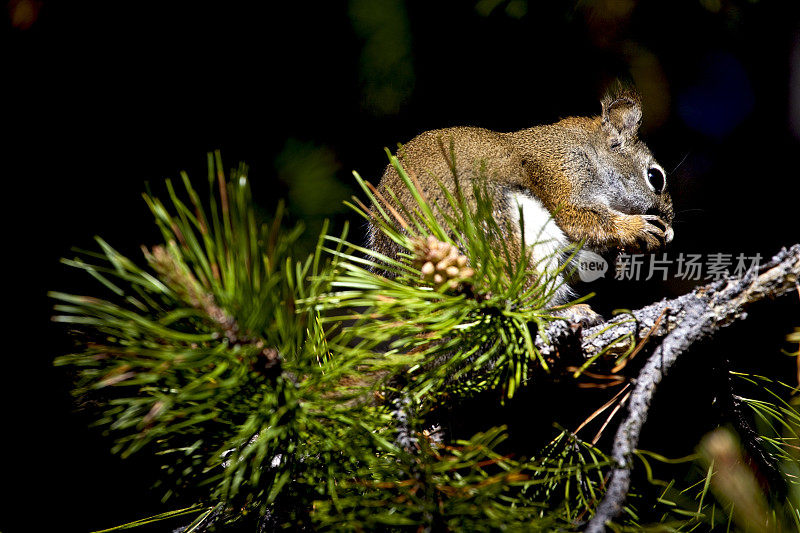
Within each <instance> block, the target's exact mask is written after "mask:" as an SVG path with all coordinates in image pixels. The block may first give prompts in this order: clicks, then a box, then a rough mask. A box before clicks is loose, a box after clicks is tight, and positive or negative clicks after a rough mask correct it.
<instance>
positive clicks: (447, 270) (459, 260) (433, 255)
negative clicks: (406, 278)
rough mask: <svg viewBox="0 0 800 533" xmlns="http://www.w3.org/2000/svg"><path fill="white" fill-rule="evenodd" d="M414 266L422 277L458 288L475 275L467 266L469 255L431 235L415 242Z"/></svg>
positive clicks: (438, 284) (440, 284)
mask: <svg viewBox="0 0 800 533" xmlns="http://www.w3.org/2000/svg"><path fill="white" fill-rule="evenodd" d="M414 255H415V258H414V266H416V267H417V268H419V269H420V271H421V272H422V279H424V280H425V281H428V282H432V283H433V284H434V285H436V286H438V287H441V286H442V285H444V284H448V285H449V286H450V287H451V288H456V287H458V285H460V284H461V283H462V282H464V281H466V280H467V279H469V278H471V277H472V276H474V275H475V271H474V270H473V269H472V268H470V267H468V266H467V257H466V256H465V255H462V254H461V253H460V252H459V250H458V248H456V247H455V246H453V245H452V244H450V243H448V242H443V241H440V240H439V239H437V238H436V237H434V236H433V235H429V236H428V238H427V239H421V238H420V239H417V240H416V241H415V242H414Z"/></svg>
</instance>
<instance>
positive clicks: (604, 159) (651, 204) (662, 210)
mask: <svg viewBox="0 0 800 533" xmlns="http://www.w3.org/2000/svg"><path fill="white" fill-rule="evenodd" d="M602 106H603V111H602V114H601V116H600V117H599V118H598V119H597V120H596V121H595V125H596V130H595V131H594V139H593V141H592V145H593V146H594V148H595V151H596V157H595V158H593V159H595V160H594V162H593V163H594V166H595V169H596V171H597V173H598V175H597V176H595V179H597V180H598V181H599V182H600V188H599V191H600V192H599V194H600V195H602V198H599V200H602V201H604V202H607V204H608V206H609V207H610V208H612V209H614V210H616V211H620V212H622V213H625V214H629V215H632V214H639V215H644V214H651V215H657V216H659V217H661V218H662V219H663V220H664V221H665V222H666V223H667V224H669V225H670V226H671V225H672V220H673V218H674V210H673V207H672V198H671V197H670V195H669V193H668V192H667V176H666V172H665V171H664V168H663V167H662V166H661V165H659V164H658V162H657V161H656V160H655V158H654V157H653V154H652V153H651V152H650V149H649V148H647V146H646V145H645V144H644V143H643V142H642V141H640V140H639V138H638V131H639V125H640V124H641V122H642V105H641V99H640V97H639V95H638V94H637V93H636V92H635V91H632V90H622V89H619V90H617V91H615V92H610V93H608V94H607V95H606V96H605V97H604V98H603V100H602Z"/></svg>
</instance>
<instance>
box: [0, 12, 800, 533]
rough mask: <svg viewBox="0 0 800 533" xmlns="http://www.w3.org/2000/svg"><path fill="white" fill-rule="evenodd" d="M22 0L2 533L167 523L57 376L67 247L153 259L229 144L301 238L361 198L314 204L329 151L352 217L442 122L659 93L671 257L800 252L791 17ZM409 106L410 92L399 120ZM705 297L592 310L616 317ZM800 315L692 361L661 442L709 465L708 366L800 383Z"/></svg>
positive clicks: (626, 299) (639, 293) (491, 122)
mask: <svg viewBox="0 0 800 533" xmlns="http://www.w3.org/2000/svg"><path fill="white" fill-rule="evenodd" d="M20 4H25V2H11V3H9V4H8V6H9V16H8V18H7V19H6V21H5V22H4V24H5V31H4V33H3V47H2V53H3V86H4V89H5V90H4V91H3V92H4V93H5V94H4V105H3V108H4V111H3V115H4V116H3V125H4V130H5V133H6V141H4V143H3V145H4V148H5V149H6V150H4V151H7V152H6V157H4V163H5V164H4V165H3V167H4V168H3V176H4V191H3V198H4V204H5V209H4V210H3V211H4V213H5V220H6V222H5V231H4V235H3V237H4V238H3V240H4V248H5V250H4V263H5V264H6V266H7V267H8V269H7V273H6V275H5V277H4V280H5V283H6V284H7V286H8V287H7V288H8V290H6V292H5V293H6V295H7V300H6V302H5V307H6V309H5V311H6V312H5V313H4V314H5V316H6V318H5V326H6V327H5V337H6V341H5V343H4V345H5V346H4V350H3V351H4V354H3V359H4V364H3V365H2V367H1V368H2V372H3V380H4V381H5V386H4V387H3V388H4V392H5V394H4V400H3V409H2V412H3V413H4V414H5V416H4V419H5V420H4V424H3V437H2V440H3V444H4V448H5V451H4V454H3V456H2V464H3V467H2V468H3V470H7V471H8V475H3V478H4V479H5V482H4V483H3V485H4V486H5V488H6V489H7V495H6V496H4V497H3V503H4V505H3V507H4V509H5V510H4V512H3V513H2V517H0V529H2V531H6V532H9V531H31V530H44V529H46V528H53V527H58V528H60V530H62V531H72V530H75V531H86V530H89V529H101V528H104V527H111V526H113V525H117V524H120V523H122V522H125V521H128V520H134V519H137V518H141V517H144V516H147V515H148V514H153V513H156V512H160V511H164V510H167V509H170V508H171V507H170V505H169V504H166V505H165V506H164V505H161V504H160V503H159V499H160V493H159V492H158V491H155V490H150V486H151V485H152V483H153V481H154V480H155V479H156V477H157V475H158V474H157V472H155V471H152V470H150V469H148V468H147V467H148V465H147V463H146V461H143V460H141V459H129V460H124V461H123V460H121V459H119V458H117V457H115V456H112V455H111V454H110V452H109V451H108V449H109V446H108V442H107V441H106V440H104V439H103V438H101V437H100V435H99V434H98V432H97V431H95V430H91V429H88V424H89V422H90V421H91V417H90V416H89V415H88V414H86V413H83V412H75V410H74V403H73V402H72V400H71V399H70V396H69V388H70V377H69V375H68V374H67V372H66V371H64V370H63V369H55V368H53V367H52V359H53V357H55V356H57V355H59V354H61V353H64V352H66V351H67V350H69V349H70V343H69V340H68V338H67V337H66V335H65V333H64V329H63V328H61V327H59V326H58V325H54V324H51V323H50V322H49V316H50V314H51V306H52V304H51V302H50V301H48V299H47V297H46V294H45V293H46V291H48V290H55V289H57V290H62V291H71V292H78V293H86V292H91V291H95V292H96V291H97V288H96V287H95V286H94V285H92V284H91V283H89V282H88V281H86V280H85V279H83V278H82V277H81V276H78V275H76V274H75V273H70V272H68V271H67V269H66V267H64V266H62V265H60V264H59V263H58V259H59V257H62V256H65V255H69V254H70V247H71V246H79V247H83V248H91V247H93V242H92V237H93V236H94V235H95V234H100V235H102V236H103V237H104V238H105V239H106V240H108V241H110V242H111V243H112V244H114V245H115V246H117V247H118V248H119V249H120V250H122V251H123V252H125V253H128V254H130V255H131V256H133V257H139V256H138V255H137V254H138V252H137V250H138V246H139V245H140V244H142V243H153V242H155V240H156V238H157V235H156V232H155V228H154V226H153V224H152V218H151V216H150V215H149V213H148V212H147V210H146V207H145V205H144V203H143V202H142V201H141V198H140V193H141V192H142V191H143V190H144V182H145V181H149V182H150V183H151V185H152V186H153V188H154V190H156V191H158V190H163V189H159V187H161V185H160V183H161V182H162V181H163V179H164V178H167V177H176V176H177V174H178V172H179V171H180V170H187V171H188V172H189V173H190V175H192V176H194V177H196V178H198V179H201V180H202V179H204V178H203V176H204V174H205V154H206V152H207V151H209V150H214V149H221V150H222V155H223V158H224V160H225V161H226V164H227V165H229V166H232V165H234V164H235V163H236V162H237V161H239V160H243V161H246V162H247V163H249V164H250V165H251V177H252V181H253V188H254V193H255V196H256V200H257V201H258V202H259V204H260V205H262V206H263V207H264V208H265V209H266V210H270V209H271V208H273V207H274V205H275V204H276V202H277V201H278V199H279V198H282V197H286V196H289V198H290V203H289V207H290V209H291V212H292V215H293V217H294V218H295V219H298V220H300V219H304V218H306V216H307V217H308V218H309V219H310V220H311V222H310V224H311V225H312V227H313V225H314V221H315V220H317V219H319V218H320V217H322V216H331V217H333V218H334V220H335V222H336V223H337V224H339V225H340V224H341V223H342V222H343V220H344V219H346V218H351V219H353V217H350V215H348V214H346V213H343V212H342V210H341V208H340V199H341V198H331V199H330V203H329V204H326V203H323V204H322V205H320V202H319V201H317V202H316V203H314V204H313V205H312V206H311V208H308V206H306V205H305V204H304V202H303V197H304V195H305V194H306V191H307V190H309V188H308V185H307V184H304V185H303V187H306V188H307V189H303V188H300V189H299V190H298V188H297V187H294V188H293V181H292V179H293V176H295V175H296V174H297V173H296V172H294V173H293V171H292V167H291V164H290V163H287V161H289V162H291V161H293V160H294V159H293V158H301V157H302V155H303V154H306V155H307V154H309V153H310V154H316V155H319V154H323V157H322V160H323V162H324V163H323V164H322V166H321V167H320V168H322V169H323V170H322V171H320V172H321V173H322V174H324V176H323V178H324V179H325V180H327V181H326V183H328V184H330V182H335V183H337V184H339V185H338V189H335V190H337V191H338V192H339V194H340V195H341V194H343V197H346V196H348V195H349V194H350V192H351V191H352V192H355V191H354V189H353V188H352V187H353V180H352V179H351V178H350V176H349V172H350V171H351V170H354V169H355V170H358V171H359V172H360V173H361V174H362V175H363V176H365V177H367V178H371V179H373V180H375V179H376V178H377V177H378V176H379V175H380V173H381V172H382V168H383V166H384V164H385V155H384V153H383V148H384V147H387V146H388V147H393V146H395V145H396V143H397V142H404V141H407V140H409V139H410V138H412V137H413V136H414V135H416V134H418V133H421V132H422V131H425V130H428V129H433V128H438V127H445V126H452V125H461V124H471V125H478V126H484V127H487V128H490V129H495V130H503V131H508V130H514V129H520V128H523V127H527V126H530V125H532V124H535V123H541V122H548V121H553V120H557V119H558V118H559V117H563V116H567V115H571V114H592V113H597V112H598V111H599V104H598V99H599V96H600V95H601V94H602V91H603V89H604V88H605V87H606V86H607V85H608V84H609V83H610V82H611V81H612V80H614V79H617V78H621V79H626V80H632V81H634V82H636V83H637V85H638V86H639V88H640V90H641V91H642V96H643V99H644V105H645V110H644V113H645V122H644V124H643V129H642V135H643V137H644V138H645V139H646V140H647V141H648V144H649V145H650V147H651V148H652V149H653V151H654V153H655V154H656V156H657V157H658V158H659V160H660V161H661V163H662V164H663V166H664V167H665V168H666V169H667V170H668V187H669V188H670V191H671V192H672V195H673V198H674V200H675V204H676V208H677V212H678V219H677V222H676V224H675V230H676V237H675V242H674V244H673V246H672V248H671V249H670V250H669V253H670V254H678V253H680V252H695V253H710V252H727V253H733V254H738V253H746V254H754V253H760V254H761V255H762V256H764V257H769V256H770V255H771V254H772V253H774V252H775V251H777V250H778V249H779V248H780V247H781V246H786V245H790V244H792V243H794V242H797V241H798V240H800V231H798V224H797V214H798V198H800V197H799V196H798V193H800V172H798V155H800V142H798V138H800V95H798V94H794V95H793V91H794V92H795V93H797V92H798V90H797V89H793V88H792V87H793V86H792V83H793V82H794V83H795V84H797V83H800V73H797V72H796V73H795V74H793V69H794V70H798V71H800V64H798V63H800V25H798V10H797V9H795V8H789V7H787V6H789V5H790V4H793V3H791V2H785V3H783V2H764V1H756V2H749V1H722V2H713V1H705V2H700V1H683V2H661V3H656V2H651V3H642V4H641V5H637V4H636V3H635V2H613V1H610V0H609V1H594V2H581V3H580V4H578V5H576V4H575V3H574V2H548V3H542V4H545V5H542V6H540V5H538V3H534V2H530V4H527V3H526V2H519V1H516V2H510V3H509V2H500V4H499V6H498V7H496V8H495V9H494V10H492V11H491V12H490V13H488V14H486V13H485V12H481V9H483V8H484V7H485V6H486V4H487V3H486V2H479V3H478V8H477V9H476V3H474V2H465V1H461V2H456V1H442V2H424V1H416V0H415V1H409V2H407V3H405V4H404V3H402V2H385V3H384V2H365V1H351V2H339V1H330V2H318V3H317V2H286V3H283V4H278V5H272V4H273V3H269V5H268V6H267V5H266V3H265V4H264V5H263V6H262V7H253V5H251V4H239V3H235V2H225V3H219V4H217V5H205V4H200V3H196V2H186V3H169V4H168V5H167V4H166V3H162V2H157V3H142V2H121V1H120V2H48V1H45V2H43V3H42V4H39V5H40V7H41V9H39V11H38V13H37V17H36V18H35V20H33V19H31V20H30V21H28V22H24V21H23V23H20V22H19V19H15V18H14V14H15V9H17V8H19V5H20ZM525 5H527V13H521V12H520V11H519V7H520V6H523V7H524V6H525ZM387 13H388V14H389V15H388V16H389V17H390V18H391V19H392V22H391V24H389V27H390V30H387V31H386V32H384V33H381V29H382V24H383V22H385V21H386V17H387ZM620 13H622V14H621V15H620ZM17 14H18V13H17ZM381 15H382V16H383V17H384V18H383V19H382V18H381ZM392 17H393V18H392ZM371 21H377V22H371ZM382 21H383V22H382ZM398 21H399V22H398ZM387 24H388V23H387ZM375 43H377V44H375ZM370 46H372V47H373V48H370ZM373 51H374V54H373ZM371 54H372V55H371ZM375 54H377V55H375ZM376 57H377V59H376ZM387 87H389V88H395V89H396V91H395V92H396V93H397V94H394V96H391V95H390V97H388V100H389V102H388V103H387V102H382V101H381V100H380V95H381V94H385V93H381V92H380V91H381V90H382V89H386V88H387ZM376 94H377V95H378V97H377V98H378V100H377V102H378V103H377V105H376V104H375V101H376V100H374V98H376V97H375V96H374V95H376ZM371 102H372V103H371ZM648 105H650V106H651V109H653V110H655V111H656V112H654V113H650V114H648ZM793 119H794V120H795V122H794V123H793ZM298 146H299V147H300V149H298V148H297V147H298ZM323 178H321V179H323ZM304 183H305V182H304ZM308 194H312V193H311V192H308ZM358 228H359V226H357V229H356V235H355V236H354V238H355V239H358V238H359V237H358V231H360V230H359V229H358ZM690 287H691V284H688V283H681V282H677V281H674V280H673V281H671V282H668V283H648V284H644V285H642V284H639V285H633V286H626V285H624V284H612V283H601V284H598V285H596V286H593V287H592V290H597V291H598V292H599V293H600V294H599V296H598V298H597V306H598V308H599V309H600V310H601V311H603V312H605V313H608V311H610V310H611V309H614V308H633V307H636V306H639V305H642V304H644V303H647V302H649V301H652V300H655V299H657V298H660V297H665V296H666V297H669V296H675V295H678V294H681V293H683V292H685V291H686V290H688V289H689V288H690ZM799 310H800V304H798V302H797V298H796V297H794V296H791V297H788V298H784V299H783V300H782V301H780V302H777V303H776V304H775V305H772V306H759V307H757V308H755V309H753V312H752V315H753V317H752V318H751V319H750V320H749V321H748V322H747V323H745V325H742V326H741V327H740V328H739V329H737V330H736V331H735V332H734V331H730V332H726V333H725V334H724V335H721V336H720V338H719V339H718V340H716V341H715V342H714V343H713V344H710V345H709V346H706V349H705V350H698V354H699V355H697V357H696V358H695V360H694V362H690V363H685V364H684V365H682V366H686V365H688V366H689V367H690V368H684V369H683V370H680V369H679V372H678V374H677V377H675V378H674V380H675V381H674V383H684V384H686V383H688V386H687V385H674V386H673V388H676V389H681V390H672V391H670V390H667V391H666V392H665V393H664V394H663V395H662V396H661V397H662V398H667V399H666V400H660V401H661V403H660V404H658V405H657V406H656V407H657V414H658V416H660V417H661V418H659V420H660V422H659V423H660V424H663V425H664V426H666V427H671V428H673V429H676V428H680V429H685V430H686V431H685V433H686V435H687V436H686V437H685V439H683V441H682V443H679V444H676V445H675V448H676V449H675V450H672V451H676V453H677V452H681V451H685V450H686V447H687V446H688V449H689V450H691V446H692V443H694V442H696V440H697V437H698V436H699V435H700V434H702V432H703V431H705V430H707V429H708V428H709V426H708V420H707V419H705V418H703V414H704V413H706V411H707V409H706V405H707V404H708V403H710V397H708V395H705V396H704V395H703V394H702V393H700V392H695V393H694V395H692V393H691V392H689V391H692V390H695V391H702V389H703V383H704V382H705V380H706V379H707V377H708V369H707V368H705V367H704V366H703V365H704V364H705V365H707V364H708V363H707V362H705V363H703V362H702V361H705V359H703V358H702V354H703V353H705V352H708V353H719V352H726V353H730V354H731V355H732V356H735V357H736V358H737V360H738V361H740V364H741V366H742V367H743V368H745V367H749V366H752V367H754V368H762V367H763V366H767V367H769V368H773V369H776V370H778V371H781V372H783V373H784V374H786V375H788V376H789V378H787V379H791V376H792V368H793V364H794V362H793V361H791V360H790V359H788V358H785V357H783V356H781V355H780V353H779V349H780V348H781V347H784V348H787V347H788V346H787V345H786V344H785V343H783V342H782V339H783V337H784V336H785V334H787V333H788V332H789V331H790V329H791V326H798V325H800V320H798V317H800V312H799ZM698 359H701V360H702V361H701V362H698ZM669 402H677V403H669ZM698 406H699V407H698ZM687 407H690V408H691V409H690V411H696V412H697V416H695V417H687ZM585 414H588V413H585ZM585 414H584V416H585ZM678 433H681V431H679V432H678ZM678 441H681V439H678ZM681 446H683V448H681ZM668 451H669V450H668ZM9 492H10V495H8V493H9ZM15 523H16V524H17V525H16V526H15V525H12V524H15Z"/></svg>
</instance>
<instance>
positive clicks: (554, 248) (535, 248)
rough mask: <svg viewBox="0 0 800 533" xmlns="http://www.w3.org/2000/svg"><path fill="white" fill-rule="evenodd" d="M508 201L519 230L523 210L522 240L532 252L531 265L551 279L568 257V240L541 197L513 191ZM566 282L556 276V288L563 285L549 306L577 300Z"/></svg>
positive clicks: (512, 217) (561, 276)
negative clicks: (550, 273)
mask: <svg viewBox="0 0 800 533" xmlns="http://www.w3.org/2000/svg"><path fill="white" fill-rule="evenodd" d="M509 199H510V200H511V201H510V202H509V204H510V205H511V220H513V221H514V223H515V224H517V227H519V215H520V209H519V208H518V207H517V206H519V207H521V208H522V218H523V220H524V222H525V228H524V231H525V234H524V235H523V236H522V239H523V242H524V243H525V245H526V246H528V247H529V250H530V251H531V264H532V265H533V267H534V268H535V269H536V270H537V271H538V272H539V273H540V274H542V275H543V276H546V277H551V276H552V275H551V276H547V272H555V271H556V270H557V269H558V267H559V266H560V265H561V264H562V263H563V261H565V260H566V258H567V254H566V253H565V252H564V249H565V248H566V247H567V246H569V244H570V242H569V239H567V236H566V235H565V234H564V232H563V231H561V228H559V227H558V226H557V225H556V223H555V221H554V220H553V217H552V216H551V215H550V212H549V211H548V210H547V209H545V207H544V205H542V202H540V201H539V199H538V198H535V197H534V196H530V195H527V194H523V193H520V192H511V193H509ZM563 280H564V276H563V275H562V274H558V275H557V276H556V279H555V280H554V282H555V285H560V287H559V288H558V289H557V290H556V291H555V293H554V294H553V297H552V298H551V299H550V302H548V303H549V304H550V305H560V304H563V303H566V302H568V301H569V300H570V299H571V298H574V296H575V293H574V292H573V291H572V289H570V287H569V286H568V285H567V284H566V283H562V281H563Z"/></svg>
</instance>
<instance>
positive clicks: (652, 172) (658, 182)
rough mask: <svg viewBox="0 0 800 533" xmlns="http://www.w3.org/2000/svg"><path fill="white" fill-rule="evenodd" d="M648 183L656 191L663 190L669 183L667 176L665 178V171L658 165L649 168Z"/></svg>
mask: <svg viewBox="0 0 800 533" xmlns="http://www.w3.org/2000/svg"><path fill="white" fill-rule="evenodd" d="M647 184H648V185H650V187H651V188H652V189H653V190H654V191H655V192H659V193H660V192H663V191H664V186H665V185H666V184H667V180H666V178H664V171H663V170H661V169H660V168H658V167H650V168H648V169H647Z"/></svg>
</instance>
